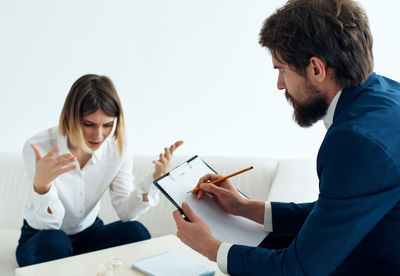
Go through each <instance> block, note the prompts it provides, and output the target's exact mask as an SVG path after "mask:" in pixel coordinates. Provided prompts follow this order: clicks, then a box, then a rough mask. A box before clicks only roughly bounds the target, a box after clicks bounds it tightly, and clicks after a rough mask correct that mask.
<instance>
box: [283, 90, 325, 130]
mask: <svg viewBox="0 0 400 276" xmlns="http://www.w3.org/2000/svg"><path fill="white" fill-rule="evenodd" d="M306 89H307V92H308V93H309V95H311V99H309V100H308V101H307V102H306V103H299V102H298V101H296V100H295V99H294V98H293V97H292V96H291V95H290V94H289V93H288V91H287V90H286V91H285V97H286V99H287V101H288V102H289V103H290V104H291V105H292V106H293V109H294V112H293V119H294V120H295V121H296V123H297V124H298V125H299V126H301V127H310V126H312V125H313V124H314V123H316V122H318V121H319V120H320V119H322V118H323V117H324V116H325V114H326V111H327V110H328V107H329V105H328V103H327V100H326V98H325V97H324V95H323V94H322V93H321V92H320V91H319V90H317V89H316V88H315V87H311V86H309V85H306Z"/></svg>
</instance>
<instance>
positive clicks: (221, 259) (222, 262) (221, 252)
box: [217, 242, 233, 274]
mask: <svg viewBox="0 0 400 276" xmlns="http://www.w3.org/2000/svg"><path fill="white" fill-rule="evenodd" d="M232 245H233V244H230V243H227V242H223V243H222V244H221V245H220V246H219V247H218V252H217V264H218V268H219V270H221V272H223V273H225V274H228V253H229V250H230V249H231V247H232Z"/></svg>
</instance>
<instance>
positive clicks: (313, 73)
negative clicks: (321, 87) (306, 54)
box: [307, 57, 326, 82]
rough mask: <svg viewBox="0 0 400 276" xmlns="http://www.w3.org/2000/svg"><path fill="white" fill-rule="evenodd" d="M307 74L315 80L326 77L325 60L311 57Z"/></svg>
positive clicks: (321, 80) (319, 80) (318, 80)
mask: <svg viewBox="0 0 400 276" xmlns="http://www.w3.org/2000/svg"><path fill="white" fill-rule="evenodd" d="M307 75H308V77H309V78H312V79H313V80H314V81H315V82H323V81H324V80H325V78H326V66H325V62H323V60H322V59H320V58H318V57H311V58H310V64H309V66H308V68H307Z"/></svg>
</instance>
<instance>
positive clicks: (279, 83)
mask: <svg viewBox="0 0 400 276" xmlns="http://www.w3.org/2000/svg"><path fill="white" fill-rule="evenodd" d="M276 86H277V87H278V89H279V90H282V89H286V85H285V82H284V81H283V78H282V76H281V73H279V75H278V81H277V84H276Z"/></svg>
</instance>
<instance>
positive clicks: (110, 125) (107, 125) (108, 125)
mask: <svg viewBox="0 0 400 276" xmlns="http://www.w3.org/2000/svg"><path fill="white" fill-rule="evenodd" d="M112 126H113V124H106V125H104V127H112Z"/></svg>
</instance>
